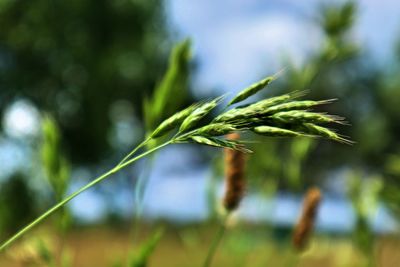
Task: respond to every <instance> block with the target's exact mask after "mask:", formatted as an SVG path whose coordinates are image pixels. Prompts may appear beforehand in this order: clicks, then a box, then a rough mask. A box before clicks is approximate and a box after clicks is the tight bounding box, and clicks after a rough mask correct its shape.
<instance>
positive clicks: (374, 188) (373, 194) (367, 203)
mask: <svg viewBox="0 0 400 267" xmlns="http://www.w3.org/2000/svg"><path fill="white" fill-rule="evenodd" d="M347 179H348V192H347V194H348V197H349V199H350V200H351V203H352V205H353V208H354V211H355V214H356V223H355V226H354V232H353V236H354V238H353V240H354V242H355V244H356V245H357V247H358V248H359V249H360V250H361V251H362V252H363V253H365V254H366V255H367V256H369V255H370V254H371V253H372V251H373V246H374V234H373V231H372V228H371V226H370V225H369V223H368V220H369V218H370V217H372V216H373V215H375V212H376V209H377V205H378V201H379V198H380V194H381V193H382V189H383V182H382V178H381V177H379V176H378V177H372V176H371V177H366V178H364V179H363V177H362V175H361V173H360V171H353V172H350V173H349V175H348V177H347Z"/></svg>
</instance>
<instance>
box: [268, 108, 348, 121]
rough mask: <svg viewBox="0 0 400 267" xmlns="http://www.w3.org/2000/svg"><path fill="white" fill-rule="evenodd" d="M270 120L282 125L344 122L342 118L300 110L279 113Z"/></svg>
mask: <svg viewBox="0 0 400 267" xmlns="http://www.w3.org/2000/svg"><path fill="white" fill-rule="evenodd" d="M269 118H271V119H273V120H276V121H278V122H281V123H307V122H311V123H331V122H336V123H340V121H341V120H342V118H340V117H336V116H330V115H324V114H320V113H314V112H307V111H299V110H292V111H284V112H278V113H275V114H273V115H271V116H269Z"/></svg>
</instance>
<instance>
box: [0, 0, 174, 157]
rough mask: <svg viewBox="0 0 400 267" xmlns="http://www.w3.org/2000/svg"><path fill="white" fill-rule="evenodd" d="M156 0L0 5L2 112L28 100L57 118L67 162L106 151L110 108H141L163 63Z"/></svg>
mask: <svg viewBox="0 0 400 267" xmlns="http://www.w3.org/2000/svg"><path fill="white" fill-rule="evenodd" d="M162 10H163V9H162V1H161V0H117V1H106V0H71V1H58V0H51V1H46V0H32V1H21V0H17V1H7V0H6V1H1V2H0V25H2V26H1V31H0V59H1V60H0V61H1V64H0V88H1V90H0V115H1V114H2V112H3V111H4V108H5V107H6V106H7V104H9V103H11V102H12V101H13V100H15V99H16V98H20V97H22V98H27V99H29V100H30V101H32V102H33V103H34V105H36V106H37V107H38V108H39V109H41V110H43V109H44V110H47V111H49V112H50V113H51V114H54V115H55V118H56V120H57V121H59V122H60V126H61V132H62V133H63V137H64V140H65V141H66V143H67V146H66V147H70V148H73V149H70V152H73V156H72V157H71V159H72V160H73V161H75V162H76V161H79V162H93V161H96V160H98V159H99V158H101V157H102V155H103V156H104V153H105V152H106V151H107V150H108V149H109V145H108V142H107V138H108V134H109V128H110V126H111V121H110V117H109V109H110V106H111V105H112V104H113V103H114V102H115V101H117V100H120V99H126V100H128V101H129V102H130V103H132V104H133V105H134V109H135V110H136V111H137V112H141V109H142V107H141V101H142V98H143V95H144V94H148V93H147V92H146V90H149V91H151V90H152V88H154V85H155V82H156V80H157V78H158V77H159V76H160V75H161V70H162V69H163V67H164V65H165V63H164V60H163V57H164V54H166V53H164V50H165V51H166V50H167V49H166V48H167V47H166V42H165V41H162V40H166V38H165V37H166V33H165V31H164V26H163V25H164V24H163V20H164V18H163V17H164V16H163V11H162Z"/></svg>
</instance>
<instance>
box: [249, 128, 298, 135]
mask: <svg viewBox="0 0 400 267" xmlns="http://www.w3.org/2000/svg"><path fill="white" fill-rule="evenodd" d="M252 131H253V132H255V133H257V134H260V135H264V136H272V137H297V136H304V135H303V134H301V133H298V132H295V131H291V130H286V129H282V128H278V127H272V126H257V127H254V128H253V129H252Z"/></svg>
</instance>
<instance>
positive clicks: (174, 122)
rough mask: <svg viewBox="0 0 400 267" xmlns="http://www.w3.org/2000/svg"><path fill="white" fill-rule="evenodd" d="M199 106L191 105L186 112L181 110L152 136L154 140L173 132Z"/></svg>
mask: <svg viewBox="0 0 400 267" xmlns="http://www.w3.org/2000/svg"><path fill="white" fill-rule="evenodd" d="M197 106H198V105H191V106H189V107H187V108H185V109H184V110H181V111H179V112H177V113H175V114H174V115H172V116H171V117H169V118H168V119H166V120H165V121H163V122H162V123H161V124H160V125H159V126H158V127H157V128H156V129H155V130H154V131H153V133H152V134H151V137H152V138H158V137H161V136H163V135H165V134H166V133H167V132H169V131H171V130H172V129H174V128H175V127H177V126H178V125H179V124H181V123H182V122H183V121H184V120H185V119H186V118H187V117H188V116H189V115H190V114H191V113H192V112H193V111H194V110H195V109H196V108H197Z"/></svg>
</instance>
